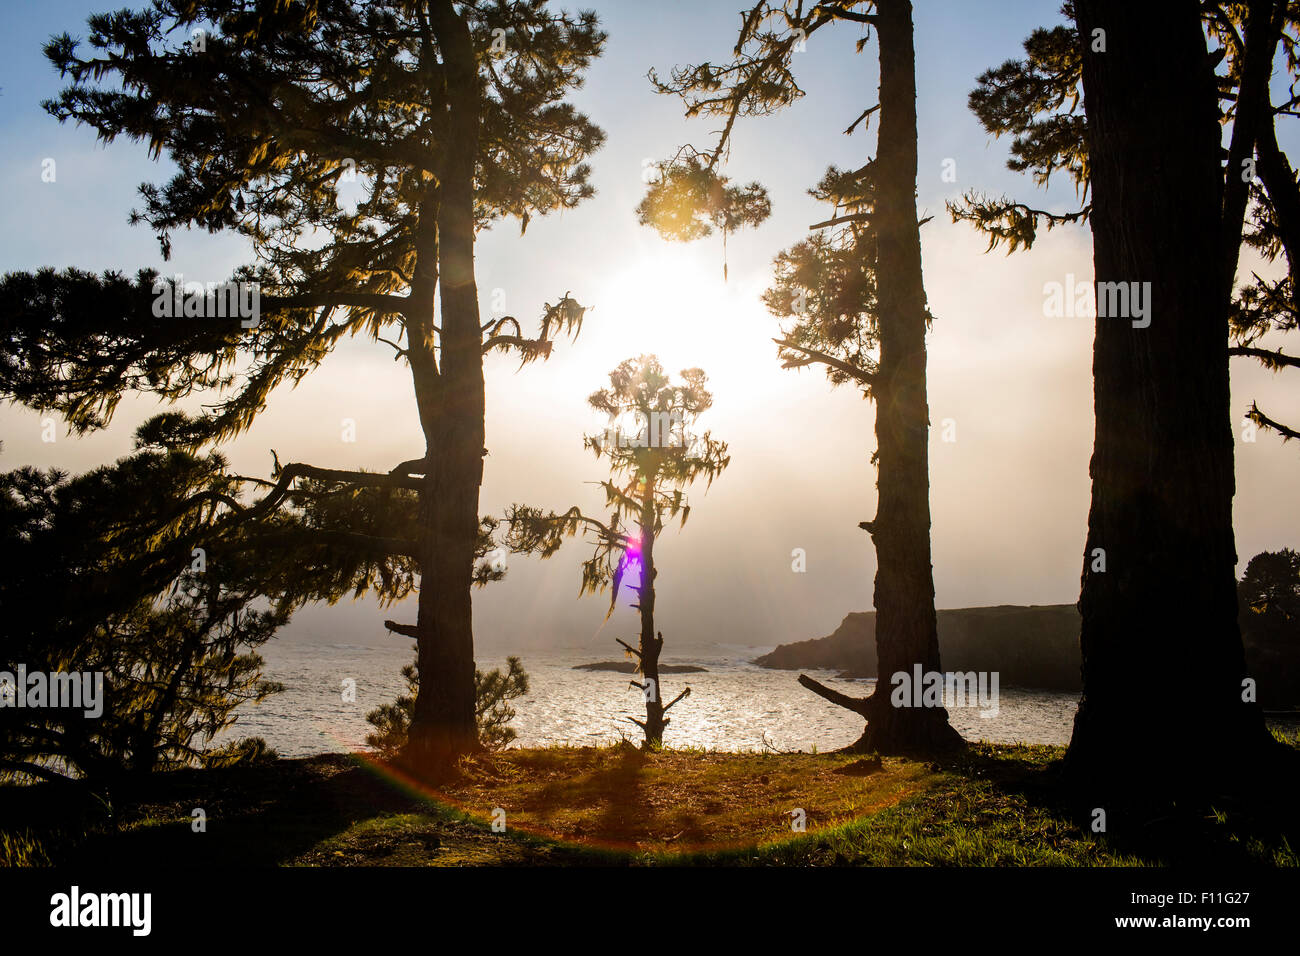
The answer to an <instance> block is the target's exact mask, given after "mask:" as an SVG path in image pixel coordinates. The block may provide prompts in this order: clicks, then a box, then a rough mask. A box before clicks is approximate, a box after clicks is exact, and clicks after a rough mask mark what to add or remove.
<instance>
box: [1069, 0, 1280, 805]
mask: <svg viewBox="0 0 1300 956" xmlns="http://www.w3.org/2000/svg"><path fill="white" fill-rule="evenodd" d="M1075 10H1076V15H1077V19H1078V23H1077V25H1078V33H1079V42H1080V44H1081V53H1082V56H1083V88H1084V98H1085V107H1086V114H1087V122H1088V134H1087V135H1088V155H1089V158H1090V165H1091V181H1092V192H1093V197H1092V199H1093V212H1092V217H1091V222H1092V232H1093V262H1094V268H1095V279H1096V281H1097V282H1098V283H1103V282H1124V283H1132V282H1141V283H1145V282H1149V283H1151V285H1150V287H1149V288H1150V290H1151V294H1150V296H1149V297H1147V299H1146V301H1147V305H1148V308H1149V314H1148V319H1149V322H1150V325H1149V326H1148V327H1145V328H1141V327H1135V325H1134V321H1135V320H1133V319H1130V318H1128V317H1122V316H1103V315H1101V314H1100V313H1101V311H1102V309H1101V308H1099V309H1098V317H1097V320H1096V340H1095V344H1094V349H1093V382H1094V405H1095V411H1096V439H1095V445H1094V449H1093V457H1092V465H1091V475H1092V506H1091V509H1090V512H1089V515H1088V539H1087V547H1086V554H1085V556H1084V570H1083V578H1082V593H1081V596H1080V599H1079V610H1080V612H1081V614H1082V618H1083V630H1082V635H1081V650H1082V660H1083V697H1082V700H1081V701H1080V704H1079V710H1078V713H1077V715H1076V717H1075V722H1074V734H1073V737H1072V739H1071V741H1070V748H1069V752H1068V758H1067V768H1068V770H1069V772H1070V773H1071V774H1072V775H1073V776H1075V777H1076V779H1079V780H1087V781H1088V782H1090V783H1097V784H1104V783H1105V782H1106V781H1110V782H1112V783H1115V784H1120V783H1122V784H1123V785H1124V786H1125V787H1127V788H1134V787H1135V786H1136V785H1138V784H1139V783H1145V784H1150V785H1160V786H1168V787H1178V786H1182V785H1183V784H1187V783H1191V782H1194V781H1203V782H1206V783H1212V782H1215V781H1212V780H1211V779H1210V778H1211V777H1212V776H1213V775H1214V774H1215V773H1216V772H1224V771H1225V770H1226V768H1227V767H1229V766H1230V765H1231V762H1232V761H1233V760H1234V759H1235V758H1250V757H1253V756H1255V755H1257V754H1258V753H1259V752H1260V751H1261V750H1262V749H1263V748H1266V747H1267V746H1268V745H1269V744H1270V743H1271V738H1270V737H1269V736H1268V733H1267V730H1266V729H1265V725H1264V720H1263V715H1262V712H1261V711H1260V709H1259V707H1258V706H1257V705H1256V704H1253V703H1247V702H1245V701H1243V680H1244V679H1245V678H1246V667H1245V660H1244V655H1243V651H1242V643H1241V635H1240V632H1239V630H1238V624H1237V591H1236V582H1235V577H1234V566H1235V564H1236V558H1237V556H1236V546H1235V542H1234V540H1233V529H1232V496H1233V492H1234V476H1233V434H1232V427H1231V419H1230V414H1229V388H1228V353H1227V348H1228V321H1227V307H1228V302H1227V301H1225V299H1224V289H1223V279H1222V276H1223V270H1222V268H1220V266H1221V263H1222V243H1221V236H1222V235H1223V230H1222V228H1221V209H1222V206H1221V203H1222V198H1223V191H1224V179H1223V172H1222V169H1221V167H1220V158H1219V152H1220V127H1219V124H1218V109H1217V99H1216V92H1215V84H1214V76H1213V73H1212V70H1211V67H1210V61H1209V59H1208V56H1207V51H1206V45H1205V39H1204V36H1203V34H1202V31H1201V25H1200V17H1199V13H1198V6H1197V4H1195V3H1192V2H1185V3H1182V4H1178V5H1170V4H1149V5H1148V4H1134V3H1131V2H1128V0H1076V2H1075ZM1098 30H1101V31H1104V33H1096V31H1098ZM1100 43H1104V52H1103V51H1101V50H1098V49H1097V47H1098V46H1099V44H1100ZM1232 174H1233V171H1232V170H1229V175H1232ZM1138 288H1139V289H1140V288H1141V287H1140V286H1139V287H1138ZM1098 299H1099V305H1100V302H1101V300H1102V299H1103V297H1102V296H1101V295H1099V296H1098ZM1136 321H1138V324H1139V325H1140V324H1141V323H1142V322H1143V321H1146V320H1142V319H1139V320H1136ZM1103 562H1104V563H1103ZM1103 568H1104V570H1103ZM1229 772H1231V771H1229Z"/></svg>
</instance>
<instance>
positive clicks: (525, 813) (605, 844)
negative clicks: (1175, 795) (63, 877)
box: [0, 744, 1300, 867]
mask: <svg viewBox="0 0 1300 956" xmlns="http://www.w3.org/2000/svg"><path fill="white" fill-rule="evenodd" d="M1061 755H1062V750H1061V749H1060V748H1053V747H1007V746H992V745H983V744H981V745H973V746H972V747H971V748H970V749H969V751H968V752H967V753H965V754H963V755H961V756H960V757H957V758H954V759H952V760H947V761H944V762H942V763H938V762H917V761H912V760H904V759H901V758H885V759H884V760H883V761H882V762H881V764H880V766H879V769H875V768H864V767H863V766H862V764H861V761H860V760H859V758H856V757H851V756H847V755H843V754H802V753H801V754H776V753H739V754H735V753H718V752H708V751H699V750H660V751H655V752H650V753H643V752H641V751H639V750H637V749H635V748H632V747H630V746H626V745H618V746H609V747H586V748H572V747H557V748H546V749H531V750H525V749H515V750H509V751H505V752H504V753H500V754H496V755H491V756H486V757H480V758H477V759H475V760H472V761H467V762H466V763H465V765H464V766H463V768H462V771H463V772H462V774H461V775H460V776H459V778H458V779H457V780H456V781H454V782H453V783H450V784H448V785H446V786H444V787H442V788H441V789H439V790H438V791H436V792H434V791H431V790H428V789H425V788H421V787H419V786H416V785H414V784H413V782H412V781H410V780H407V779H405V778H403V777H401V776H400V775H399V774H395V773H393V772H392V771H391V770H390V769H389V768H385V767H383V766H382V765H378V764H376V763H375V762H374V761H371V760H367V759H359V758H356V757H349V756H347V755H343V754H328V755H323V756H320V757H313V758H307V759H299V760H278V761H274V762H270V763H265V764H260V765H249V766H242V767H231V768H226V769H221V770H206V771H198V770H194V771H178V772H174V773H169V774H165V775H160V776H158V777H156V778H153V779H150V780H148V781H146V782H145V783H144V784H143V785H140V786H139V787H138V788H137V789H119V790H118V791H117V792H115V793H114V795H113V800H112V802H111V804H105V803H103V802H102V801H99V802H96V801H94V800H90V799H88V798H87V797H86V796H85V794H84V792H82V791H78V790H76V789H75V788H59V789H57V790H55V789H51V788H49V786H48V785H40V786H37V787H26V788H0V820H4V821H14V823H13V824H12V825H3V824H0V863H3V864H10V865H44V864H49V863H86V862H101V861H104V860H108V859H115V860H131V859H139V860H148V861H149V864H150V865H151V866H157V867H162V866H168V865H172V866H182V867H185V866H210V865H225V866H245V865H252V866H367V865H379V866H475V865H508V866H535V865H638V864H649V865H665V864H671V865H691V864H698V865H730V866H735V865H740V866H745V865H761V866H826V865H839V866H843V865H869V866H914V865H915V866H930V865H941V866H988V865H1015V866H1028V865H1041V866H1116V865H1118V866H1135V865H1161V864H1168V863H1180V862H1189V861H1190V862H1195V863H1199V864H1207V863H1217V864H1225V865H1265V866H1297V865H1300V858H1297V854H1296V852H1295V848H1296V847H1300V833H1298V832H1297V824H1296V821H1295V813H1294V792H1293V791H1288V790H1286V789H1285V788H1277V792H1269V793H1266V794H1261V795H1257V796H1256V797H1252V798H1237V799H1234V800H1226V799H1225V800H1223V801H1220V802H1218V803H1216V804H1214V805H1208V806H1187V807H1179V808H1173V810H1172V811H1170V812H1166V811H1161V812H1160V814H1159V815H1153V814H1152V813H1150V812H1148V813H1147V814H1146V815H1145V816H1143V817H1141V818H1138V817H1137V816H1136V815H1135V814H1132V813H1130V814H1128V816H1127V817H1122V818H1121V817H1119V815H1118V811H1117V812H1116V813H1117V817H1116V818H1117V819H1124V820H1126V821H1127V825H1126V826H1118V827H1112V832H1111V833H1109V834H1107V833H1094V832H1092V828H1091V825H1090V824H1091V818H1090V817H1089V815H1088V814H1087V812H1086V809H1081V808H1079V807H1077V806H1073V805H1071V803H1070V801H1069V799H1068V794H1066V793H1064V792H1063V790H1062V788H1061V787H1060V785H1059V782H1058V777H1059V760H1060V757H1061ZM864 769H865V770H867V772H865V773H863V772H862V771H863V770H864ZM854 771H857V772H854ZM195 809H202V810H203V812H204V814H205V815H206V829H205V831H204V832H195V827H194V825H193V824H194V819H195V818H194V810H195ZM795 809H799V810H802V811H803V820H804V822H805V830H804V831H803V832H799V831H797V830H796V829H794V827H793V826H792V824H793V823H794V822H795V818H794V817H793V816H792V815H791V811H792V810H795ZM498 811H504V822H505V832H494V830H493V828H492V825H491V824H492V822H493V820H494V819H496V820H498V821H500V819H501V817H500V813H499V812H498ZM1115 831H1118V832H1115Z"/></svg>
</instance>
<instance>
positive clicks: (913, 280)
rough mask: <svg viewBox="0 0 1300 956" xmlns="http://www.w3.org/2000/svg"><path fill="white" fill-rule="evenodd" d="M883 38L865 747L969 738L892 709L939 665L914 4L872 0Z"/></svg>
mask: <svg viewBox="0 0 1300 956" xmlns="http://www.w3.org/2000/svg"><path fill="white" fill-rule="evenodd" d="M876 11H877V12H876V28H877V30H878V31H879V43H880V134H879V140H878V142H879V145H878V148H877V153H876V160H875V165H874V170H875V185H876V203H875V209H874V215H873V226H874V228H875V231H876V234H877V241H878V243H879V251H878V258H877V265H876V276H877V284H878V286H877V288H878V298H879V333H880V363H879V373H878V376H877V381H876V384H875V385H874V387H873V394H874V399H875V405H876V441H877V462H878V467H879V471H878V479H877V485H876V486H877V489H878V492H879V493H878V496H877V510H876V519H875V521H874V522H873V523H872V528H873V531H872V538H873V540H874V542H875V546H876V564H877V570H876V588H875V605H876V653H877V661H878V668H877V674H878V683H877V686H876V691H875V693H874V694H873V695H872V697H871V699H870V707H869V712H870V717H869V723H868V725H867V729H866V731H865V732H864V734H863V736H862V739H861V740H860V741H859V742H858V745H857V746H858V748H860V749H866V750H875V751H879V752H881V753H905V752H924V751H930V750H939V749H946V748H950V747H957V746H961V743H962V740H961V736H960V735H959V734H958V733H957V732H956V731H955V730H953V728H952V727H951V726H950V725H949V723H948V712H947V711H946V710H944V709H943V708H942V707H893V706H891V705H890V701H889V698H890V691H891V684H890V678H891V676H892V675H894V674H897V673H903V674H907V675H908V676H909V678H910V677H911V676H912V673H913V666H914V665H916V664H920V665H921V668H922V670H923V671H926V672H938V671H939V669H940V665H939V637H938V630H937V623H936V619H935V612H934V574H933V569H932V567H931V564H930V470H929V424H930V418H929V415H930V413H929V407H928V405H927V400H926V381H925V364H926V355H925V332H926V320H927V311H926V303H925V287H924V285H923V282H922V275H921V233H920V227H919V226H918V224H917V218H916V139H917V130H916V56H915V52H914V50H913V45H912V4H911V3H910V2H909V0H880V2H878V3H877V4H876Z"/></svg>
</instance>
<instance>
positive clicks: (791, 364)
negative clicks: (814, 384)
mask: <svg viewBox="0 0 1300 956" xmlns="http://www.w3.org/2000/svg"><path fill="white" fill-rule="evenodd" d="M772 341H773V342H775V343H776V344H777V345H779V346H781V348H784V349H794V350H795V351H798V352H803V353H804V354H805V355H806V356H808V358H807V359H796V358H787V359H786V360H785V362H784V363H783V364H782V366H781V367H782V368H800V367H802V366H804V365H811V364H813V363H814V362H821V363H822V364H824V365H829V366H830V367H831V368H833V369H836V370H838V371H840V372H843V373H844V374H845V375H847V376H849V377H850V378H853V379H856V380H857V381H859V382H861V383H862V384H863V385H874V384H875V382H876V376H875V375H873V374H872V373H870V372H868V371H866V370H865V369H860V368H858V367H857V366H856V365H850V364H849V363H848V362H845V361H843V360H841V359H837V358H835V357H834V356H833V355H827V354H826V353H825V352H819V351H817V350H816V349H810V348H807V347H806V346H803V345H798V344H796V343H794V342H791V341H790V340H789V339H773V340H772Z"/></svg>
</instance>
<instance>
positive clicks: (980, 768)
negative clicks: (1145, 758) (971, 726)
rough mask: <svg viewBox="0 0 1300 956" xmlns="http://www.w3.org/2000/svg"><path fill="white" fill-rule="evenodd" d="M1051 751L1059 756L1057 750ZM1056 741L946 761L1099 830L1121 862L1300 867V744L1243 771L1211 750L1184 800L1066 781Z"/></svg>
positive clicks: (1021, 800) (1017, 798)
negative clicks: (1194, 789) (1201, 781)
mask: <svg viewBox="0 0 1300 956" xmlns="http://www.w3.org/2000/svg"><path fill="white" fill-rule="evenodd" d="M1049 753H1050V756H1049ZM1062 754H1063V751H1061V750H1059V749H1057V748H1050V750H1049V748H997V749H994V748H990V747H986V746H979V745H976V746H972V747H971V749H970V750H969V751H967V753H965V754H964V755H961V756H959V757H956V758H954V759H952V760H950V761H947V762H945V763H944V765H943V769H944V770H946V771H948V772H950V773H953V774H955V775H957V776H959V777H960V778H962V779H964V780H965V782H966V786H967V787H973V788H981V787H983V788H987V790H988V793H989V798H990V800H991V802H992V803H993V804H994V805H996V804H997V803H998V802H1000V799H1008V800H1011V801H1012V802H1013V804H1017V805H1023V806H1025V807H1027V808H1030V809H1031V810H1033V811H1036V812H1037V813H1039V814H1042V815H1045V816H1048V817H1051V818H1055V819H1059V820H1062V821H1069V823H1070V824H1071V825H1072V826H1073V827H1075V828H1076V829H1077V831H1078V832H1079V834H1080V835H1082V836H1083V837H1084V838H1085V839H1087V838H1092V839H1096V840H1097V841H1098V842H1099V843H1101V844H1102V845H1104V846H1105V848H1106V849H1107V851H1108V852H1109V854H1111V855H1113V856H1114V858H1115V861H1116V862H1120V861H1122V860H1127V861H1130V862H1139V863H1143V864H1150V865H1157V866H1166V865H1167V866H1191V865H1195V866H1228V867H1233V866H1235V867H1245V866H1260V865H1263V866H1296V865H1298V864H1300V857H1297V852H1298V851H1300V816H1298V815H1297V812H1296V808H1297V801H1296V795H1297V788H1298V787H1300V751H1297V750H1295V749H1294V748H1285V749H1281V748H1279V750H1278V751H1277V753H1276V754H1275V755H1274V759H1273V760H1271V761H1270V762H1269V763H1268V764H1267V765H1254V766H1252V767H1251V768H1250V769H1249V770H1248V771H1243V772H1241V773H1240V774H1233V773H1230V772H1226V770H1225V767H1224V762H1223V761H1221V760H1220V761H1216V759H1215V758H1214V757H1213V756H1212V755H1209V754H1207V755H1206V758H1205V761H1206V762H1205V765H1204V768H1203V772H1204V778H1205V780H1206V781H1207V784H1206V785H1205V786H1204V787H1203V788H1202V791H1201V792H1200V793H1198V794H1196V795H1191V796H1183V797H1181V798H1179V799H1177V800H1174V799H1170V798H1168V797H1161V796H1155V795H1151V794H1144V793H1142V792H1139V791H1138V790H1136V789H1135V788H1128V787H1124V786H1119V787H1113V788H1111V789H1110V790H1109V791H1106V792H1104V795H1103V793H1102V792H1101V791H1098V792H1094V793H1091V794H1089V793H1088V792H1087V790H1088V788H1087V786H1086V784H1085V786H1084V788H1082V792H1081V790H1080V789H1076V788H1073V787H1071V786H1069V785H1068V784H1067V780H1066V773H1065V766H1064V761H1063V758H1062Z"/></svg>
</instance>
